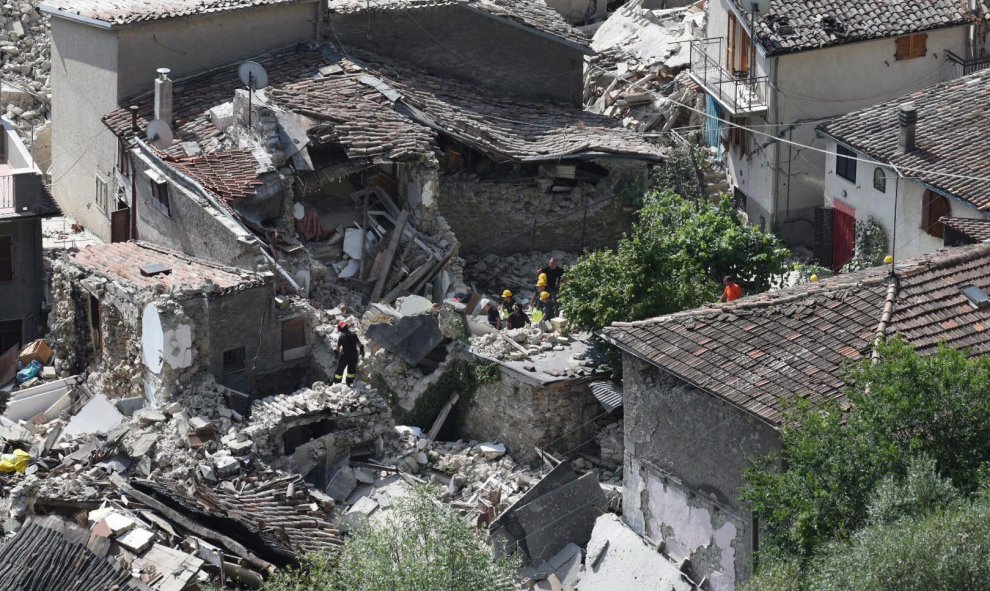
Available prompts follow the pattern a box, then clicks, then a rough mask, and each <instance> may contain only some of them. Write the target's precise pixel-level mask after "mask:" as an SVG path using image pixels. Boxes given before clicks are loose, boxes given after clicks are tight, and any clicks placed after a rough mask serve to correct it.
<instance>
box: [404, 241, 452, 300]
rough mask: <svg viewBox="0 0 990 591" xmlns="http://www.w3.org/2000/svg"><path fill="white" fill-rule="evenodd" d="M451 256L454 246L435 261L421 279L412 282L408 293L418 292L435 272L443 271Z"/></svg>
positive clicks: (434, 275)
mask: <svg viewBox="0 0 990 591" xmlns="http://www.w3.org/2000/svg"><path fill="white" fill-rule="evenodd" d="M452 258H454V247H451V249H450V250H449V251H448V252H447V254H446V255H444V257H443V258H442V259H440V260H439V261H437V263H436V264H435V265H433V267H432V268H431V269H430V270H429V272H427V274H426V275H424V276H423V278H422V279H420V280H419V281H417V282H416V283H414V284H413V285H412V287H411V288H410V289H409V292H410V293H417V292H419V290H420V289H422V288H423V286H424V285H425V284H427V283H429V282H430V281H431V280H432V279H433V278H434V277H436V276H437V273H439V272H440V271H443V268H444V267H446V266H447V263H449V262H450V259H452Z"/></svg>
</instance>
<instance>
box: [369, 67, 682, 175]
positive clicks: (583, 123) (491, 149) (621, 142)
mask: <svg viewBox="0 0 990 591" xmlns="http://www.w3.org/2000/svg"><path fill="white" fill-rule="evenodd" d="M352 53H353V54H354V55H356V56H358V58H359V59H360V60H361V65H362V66H363V67H365V68H366V69H367V70H368V71H369V72H371V73H372V74H373V75H374V76H376V77H378V78H380V79H382V80H384V81H385V82H386V83H388V84H389V85H390V86H392V87H393V88H394V89H395V90H397V91H398V92H399V94H400V95H401V98H400V99H399V102H400V103H401V104H402V105H403V106H404V107H406V108H407V109H408V110H409V111H410V112H411V116H412V117H413V118H414V119H416V120H418V121H420V122H422V123H424V124H426V125H429V126H430V127H432V128H433V129H436V130H437V131H439V132H441V133H444V134H446V135H449V136H452V137H454V138H456V139H458V140H459V141H461V142H463V143H465V144H468V145H470V146H473V147H475V148H476V149H478V150H480V151H482V152H485V153H488V154H489V155H492V156H493V158H494V159H496V160H505V161H512V160H515V161H541V160H556V159H559V158H567V157H574V156H581V155H586V154H614V155H628V156H632V157H642V158H648V159H655V160H659V159H661V158H662V157H663V151H662V150H661V149H660V148H659V147H658V146H656V145H655V144H651V143H650V142H648V141H647V140H646V139H644V138H643V137H642V136H641V135H640V134H637V133H636V132H634V131H630V130H627V129H625V128H624V127H622V124H621V122H619V121H616V120H614V119H612V118H610V117H604V116H601V115H596V114H594V113H589V112H587V111H583V110H581V109H575V108H573V107H570V106H568V105H562V104H559V103H552V102H548V101H537V100H534V99H525V98H519V97H514V96H512V95H506V94H505V93H494V92H486V91H485V90H483V89H480V88H478V87H477V86H473V85H471V84H468V83H466V82H461V81H459V80H455V79H452V78H442V77H439V76H434V75H432V74H428V73H426V72H424V71H422V70H418V69H415V68H412V67H410V66H407V65H405V64H401V63H398V62H395V61H391V60H387V59H386V58H381V57H378V56H372V55H369V54H366V53H360V52H357V53H355V52H352Z"/></svg>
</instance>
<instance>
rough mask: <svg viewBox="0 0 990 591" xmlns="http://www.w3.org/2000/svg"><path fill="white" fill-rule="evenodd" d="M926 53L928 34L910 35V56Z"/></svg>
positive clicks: (921, 55)
mask: <svg viewBox="0 0 990 591" xmlns="http://www.w3.org/2000/svg"><path fill="white" fill-rule="evenodd" d="M927 53H928V34H927V33H922V34H920V35H911V57H923V56H924V55H925V54H927Z"/></svg>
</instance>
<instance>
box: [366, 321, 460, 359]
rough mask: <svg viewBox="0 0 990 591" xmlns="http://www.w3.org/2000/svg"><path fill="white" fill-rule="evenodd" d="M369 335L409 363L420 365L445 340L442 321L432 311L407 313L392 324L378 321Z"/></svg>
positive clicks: (370, 329) (368, 332)
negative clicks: (441, 329) (411, 314)
mask: <svg viewBox="0 0 990 591" xmlns="http://www.w3.org/2000/svg"><path fill="white" fill-rule="evenodd" d="M365 336H367V337H368V338H369V339H372V340H373V341H375V342H376V343H378V344H380V345H381V346H382V347H385V348H386V349H387V350H388V351H389V352H390V353H392V354H393V355H395V356H396V357H398V358H399V359H401V360H403V361H405V362H406V363H408V364H409V365H419V363H420V362H421V361H423V359H425V358H426V356H427V355H429V354H430V353H431V352H432V351H433V350H434V349H436V348H437V346H438V345H440V343H441V342H443V334H442V333H441V332H440V325H439V323H438V322H437V319H436V317H435V316H433V315H432V314H418V315H416V316H403V317H402V318H399V319H398V320H397V321H395V322H394V323H391V324H375V325H374V326H371V327H369V328H368V330H367V331H365Z"/></svg>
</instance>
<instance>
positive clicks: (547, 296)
mask: <svg viewBox="0 0 990 591" xmlns="http://www.w3.org/2000/svg"><path fill="white" fill-rule="evenodd" d="M549 299H550V292H549V291H545V292H543V293H541V294H540V300H541V301H544V302H545V301H547V300H549Z"/></svg>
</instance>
